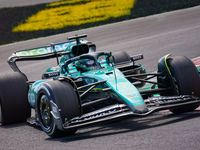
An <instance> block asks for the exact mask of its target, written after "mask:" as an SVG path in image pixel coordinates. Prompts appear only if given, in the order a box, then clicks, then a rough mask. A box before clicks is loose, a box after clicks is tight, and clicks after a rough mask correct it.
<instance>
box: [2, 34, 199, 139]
mask: <svg viewBox="0 0 200 150" xmlns="http://www.w3.org/2000/svg"><path fill="white" fill-rule="evenodd" d="M84 37H86V35H76V36H74V37H69V38H68V40H69V42H66V43H60V44H56V45H54V44H52V45H51V46H50V47H42V48H35V49H30V50H23V51H17V52H14V53H13V54H12V55H11V56H10V57H9V59H8V63H9V65H10V66H11V68H12V69H13V70H14V73H12V74H1V75H0V121H1V124H2V125H6V124H11V123H17V122H20V121H25V120H26V119H27V118H29V117H30V116H31V108H32V109H34V114H33V115H34V118H33V119H28V122H29V123H30V124H36V125H40V126H41V128H42V130H43V131H44V132H46V133H47V134H48V135H49V136H51V137H56V136H63V135H70V134H74V133H75V132H76V131H77V129H78V128H80V127H84V126H88V125H92V124H96V123H100V122H107V121H112V120H116V119H121V118H126V117H131V116H146V115H149V114H151V113H153V112H156V111H160V110H166V109H169V110H170V111H171V112H173V113H182V112H188V111H193V110H194V109H196V108H197V107H198V106H199V104H200V76H199V72H198V70H197V68H196V66H195V65H194V64H193V62H192V61H191V60H190V59H188V58H187V57H185V56H171V55H166V56H164V57H162V58H161V59H160V60H159V61H158V70H157V72H154V73H146V70H145V69H144V68H143V67H142V65H141V64H139V63H136V62H137V60H140V59H143V55H142V54H139V55H135V56H129V55H128V54H127V53H126V52H115V53H111V52H96V46H95V45H94V44H92V43H91V42H88V41H86V40H82V38H84ZM52 57H53V58H56V60H57V66H55V67H51V68H48V69H47V70H46V71H45V72H44V73H43V74H42V79H40V80H37V81H28V79H27V77H26V75H25V74H23V73H22V72H21V71H20V69H19V68H18V67H17V65H16V62H17V61H27V60H41V59H46V58H52ZM59 57H61V58H60V60H59Z"/></svg>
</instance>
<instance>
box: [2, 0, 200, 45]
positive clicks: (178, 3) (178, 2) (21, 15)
mask: <svg viewBox="0 0 200 150" xmlns="http://www.w3.org/2000/svg"><path fill="white" fill-rule="evenodd" d="M197 5H200V0H190V1H188V0H137V2H136V4H135V6H134V8H132V10H131V14H130V15H128V16H123V17H119V18H111V19H108V20H106V21H100V22H94V23H88V24H83V25H80V26H69V27H66V28H63V29H56V30H43V31H32V32H20V33H13V32H12V28H13V27H15V26H17V25H18V24H19V23H24V22H25V20H26V19H27V18H28V17H30V16H31V15H33V14H36V13H37V12H38V11H40V10H43V9H44V8H45V7H46V4H40V5H34V6H26V7H15V8H3V9H0V45H3V44H7V43H12V42H16V41H23V40H28V39H33V38H37V37H45V36H49V35H54V34H58V33H65V32H70V31H74V30H78V29H83V28H88V27H94V26H99V25H104V24H109V23H114V22H119V21H123V20H129V19H133V18H138V17H144V16H148V15H153V14H159V13H163V12H169V11H173V10H178V9H183V8H188V7H193V6H197Z"/></svg>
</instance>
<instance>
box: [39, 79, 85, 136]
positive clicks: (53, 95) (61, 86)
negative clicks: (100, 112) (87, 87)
mask: <svg viewBox="0 0 200 150" xmlns="http://www.w3.org/2000/svg"><path fill="white" fill-rule="evenodd" d="M51 100H52V101H53V103H55V104H56V105H57V106H58V108H59V110H60V111H59V113H60V117H61V118H60V119H61V121H62V123H64V122H65V121H66V120H70V119H72V118H73V117H77V116H80V114H81V111H80V103H79V100H78V96H77V94H76V93H75V91H74V87H73V86H72V85H71V84H70V83H69V82H66V81H50V82H47V83H44V84H43V86H42V88H41V89H40V91H39V97H38V105H37V113H38V119H39V123H40V125H41V128H42V130H43V131H44V132H45V133H46V134H47V135H49V136H50V137H60V136H66V135H71V134H74V133H75V132H76V131H77V129H76V128H74V129H70V130H64V129H58V127H57V124H56V123H55V122H54V118H53V116H52V114H51V111H54V110H52V107H51V104H50V101H51ZM61 126H62V124H61Z"/></svg>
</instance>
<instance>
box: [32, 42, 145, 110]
mask: <svg viewBox="0 0 200 150" xmlns="http://www.w3.org/2000/svg"><path fill="white" fill-rule="evenodd" d="M74 45H75V44H74V43H72V44H70V45H69V46H68V47H67V48H66V50H65V52H66V51H71V49H72V47H73V46H74ZM73 57H74V56H73V55H72V54H71V53H70V54H68V55H64V56H62V57H61V59H60V63H59V65H58V66H56V67H51V68H49V69H47V70H46V73H51V72H60V75H59V77H69V78H77V77H78V78H82V79H83V80H84V82H85V85H86V84H90V83H94V82H97V81H103V80H106V83H105V84H103V85H102V84H101V85H98V86H97V87H96V88H105V87H109V88H111V94H112V95H114V96H115V97H117V98H119V99H120V100H121V101H123V102H124V103H126V104H128V106H130V107H134V108H135V107H137V106H143V105H145V104H144V101H143V98H142V96H141V95H140V93H139V91H138V89H137V88H136V87H135V86H134V85H133V84H132V83H131V82H129V81H128V80H127V79H126V78H125V77H124V74H123V73H122V72H121V71H120V70H119V69H117V68H116V67H113V66H111V65H109V64H106V62H105V61H106V60H101V61H100V62H99V63H101V64H102V66H103V67H102V68H101V69H94V70H91V71H86V72H81V71H77V69H76V67H75V66H72V65H71V66H70V65H69V68H70V71H69V70H64V71H63V68H66V66H65V63H66V60H68V59H70V58H73ZM63 66H65V67H63ZM143 71H144V72H145V70H144V69H143ZM52 80H53V79H52V78H49V79H44V80H39V81H36V82H34V83H33V84H32V85H31V87H30V89H29V94H28V97H29V103H30V105H31V106H32V107H35V105H36V101H37V93H38V91H39V90H40V87H41V86H42V85H43V83H45V82H49V81H52Z"/></svg>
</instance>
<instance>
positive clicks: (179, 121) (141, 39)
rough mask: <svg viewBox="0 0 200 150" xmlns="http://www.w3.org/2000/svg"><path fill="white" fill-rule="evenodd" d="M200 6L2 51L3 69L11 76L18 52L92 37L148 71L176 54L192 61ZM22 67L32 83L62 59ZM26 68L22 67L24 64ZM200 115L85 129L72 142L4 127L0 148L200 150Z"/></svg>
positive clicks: (199, 50)
mask: <svg viewBox="0 0 200 150" xmlns="http://www.w3.org/2000/svg"><path fill="white" fill-rule="evenodd" d="M199 16H200V7H194V8H189V9H184V10H179V11H174V12H169V13H164V14H159V15H154V16H149V17H144V18H139V19H134V20H129V21H124V22H120V23H114V24H110V25H104V26H100V27H94V28H89V29H84V30H79V31H74V32H69V33H65V34H59V35H55V36H49V37H45V38H39V39H34V40H29V41H24V42H19V43H14V44H8V45H4V46H0V62H1V63H0V70H1V72H11V69H9V66H8V65H7V63H6V61H7V58H8V56H9V55H10V54H11V53H12V52H13V51H15V50H20V49H28V48H34V47H40V46H44V45H49V44H50V43H51V42H53V43H59V42H64V41H66V37H67V36H72V35H75V34H83V33H86V34H87V35H88V38H87V40H90V41H92V42H93V43H95V44H96V45H97V51H112V52H114V51H126V52H127V53H129V54H130V55H134V54H140V53H143V54H144V60H141V61H139V62H140V63H142V64H143V65H144V67H145V68H147V71H148V72H150V71H155V70H156V69H157V61H158V60H159V58H160V57H162V56H164V55H166V54H169V53H172V54H173V55H185V56H187V57H189V58H190V59H192V58H195V57H198V56H200V17H199ZM45 62H46V63H47V64H41V62H36V63H33V62H28V63H26V64H25V63H24V64H23V65H22V70H23V71H25V72H26V74H27V75H28V77H29V79H31V80H32V79H38V78H40V76H41V73H42V72H43V71H44V69H45V68H47V67H48V66H54V65H56V60H55V59H53V60H46V61H45ZM20 65H21V64H20ZM199 115H200V112H199V111H198V110H197V111H194V112H190V113H184V114H180V115H174V114H172V113H170V112H168V111H164V112H158V113H155V114H152V115H150V116H148V117H143V118H138V117H133V118H130V119H126V120H122V121H119V122H113V123H107V124H103V125H96V126H91V127H87V128H82V129H80V130H78V132H77V133H76V134H75V135H73V136H69V137H63V138H56V139H51V138H49V137H48V136H47V135H46V134H45V133H44V132H42V131H41V130H40V128H38V127H31V126H28V125H27V124H26V123H20V124H16V125H9V126H1V127H0V149H1V150H7V149H9V150H11V149H15V150H17V149H20V150H21V149H30V150H35V149H48V150H54V149H59V150H62V149H67V150H77V149H82V150H86V149H87V150H88V149H89V150H100V149H101V150H108V149H109V150H114V149H115V150H116V149H117V150H121V149H124V150H125V149H128V150H129V149H130V150H132V149H141V150H143V149H146V150H161V149H162V150H172V149H173V150H180V149H181V150H188V149H190V150H197V149H199V142H200V137H199V135H200V119H199Z"/></svg>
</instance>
